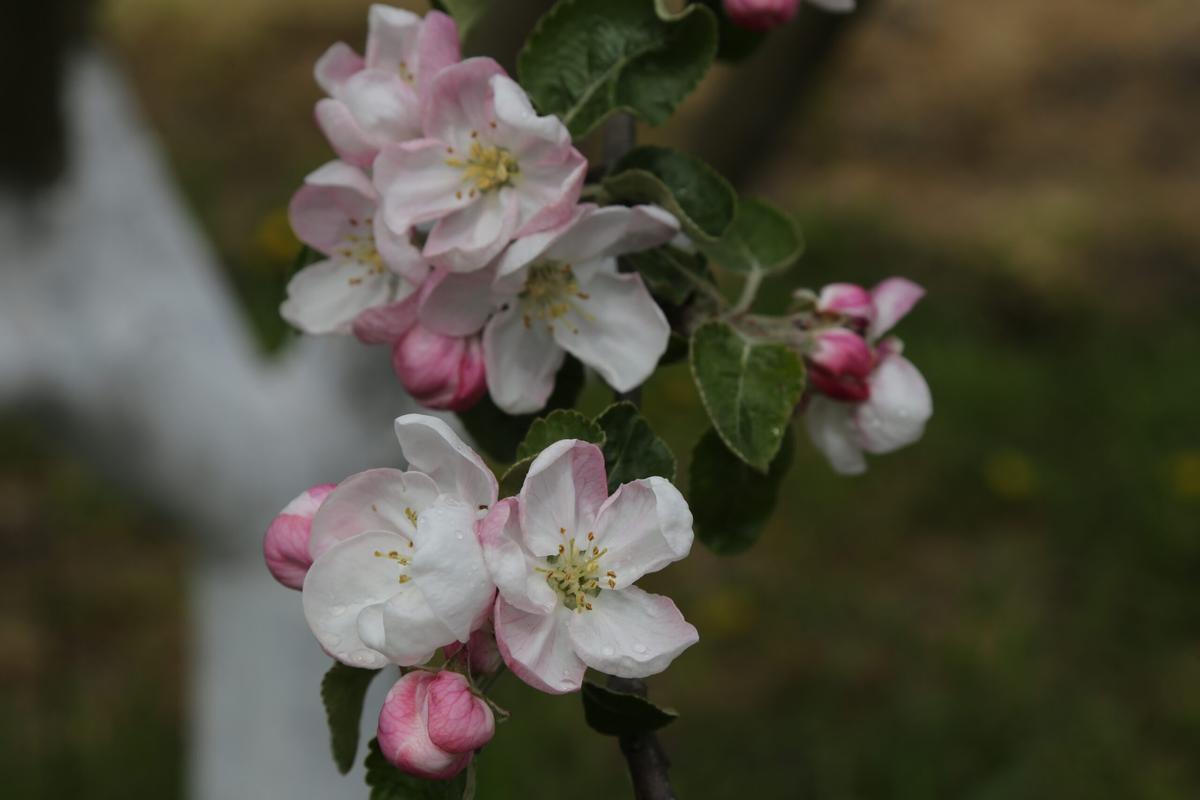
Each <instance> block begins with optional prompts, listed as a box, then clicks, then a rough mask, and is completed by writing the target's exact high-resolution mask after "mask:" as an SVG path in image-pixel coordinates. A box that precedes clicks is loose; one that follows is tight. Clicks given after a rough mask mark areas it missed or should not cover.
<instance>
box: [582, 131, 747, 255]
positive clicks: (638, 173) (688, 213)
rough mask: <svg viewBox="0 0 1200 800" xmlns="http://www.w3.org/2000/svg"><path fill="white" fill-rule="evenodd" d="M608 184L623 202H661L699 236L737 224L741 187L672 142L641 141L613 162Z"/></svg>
mask: <svg viewBox="0 0 1200 800" xmlns="http://www.w3.org/2000/svg"><path fill="white" fill-rule="evenodd" d="M604 190H605V191H606V192H608V194H609V195H610V196H611V197H612V198H613V199H614V200H616V201H618V202H622V203H631V204H632V203H655V204H657V205H660V206H662V207H663V208H665V209H667V210H668V211H670V212H671V213H672V214H674V215H675V216H676V217H677V218H678V219H679V223H680V225H682V226H683V230H684V232H685V233H686V234H687V235H688V236H690V237H692V239H693V240H695V241H696V242H698V243H699V242H716V241H717V240H719V239H720V238H721V237H722V236H724V235H725V232H726V231H728V230H729V227H730V225H732V224H733V219H734V216H735V214H736V213H737V193H736V192H734V190H733V187H732V186H730V185H729V181H727V180H725V179H724V178H723V177H721V175H720V174H719V173H718V172H717V171H716V170H714V169H713V168H712V167H710V166H708V164H705V163H704V162H703V161H701V160H700V159H698V158H696V157H694V156H689V155H687V154H685V153H681V152H679V151H678V150H672V149H670V148H669V147H637V148H634V149H633V150H631V151H629V152H628V153H627V154H626V155H625V157H624V158H622V159H621V160H620V161H618V162H617V164H616V166H614V167H613V171H612V174H611V175H609V177H608V178H606V179H605V181H604Z"/></svg>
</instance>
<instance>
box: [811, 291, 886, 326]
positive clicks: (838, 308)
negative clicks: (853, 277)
mask: <svg viewBox="0 0 1200 800" xmlns="http://www.w3.org/2000/svg"><path fill="white" fill-rule="evenodd" d="M817 311H818V312H820V313H822V314H839V315H841V316H844V317H848V318H849V319H850V320H852V321H853V322H855V323H858V324H859V325H861V326H862V327H864V328H865V327H866V326H867V325H870V324H871V320H873V319H874V318H875V301H874V300H873V299H872V298H871V293H870V292H868V291H867V290H866V289H864V288H863V287H861V286H858V285H856V284H853V283H831V284H829V285H828V286H826V287H825V288H824V289H822V290H821V294H820V296H819V297H818V298H817Z"/></svg>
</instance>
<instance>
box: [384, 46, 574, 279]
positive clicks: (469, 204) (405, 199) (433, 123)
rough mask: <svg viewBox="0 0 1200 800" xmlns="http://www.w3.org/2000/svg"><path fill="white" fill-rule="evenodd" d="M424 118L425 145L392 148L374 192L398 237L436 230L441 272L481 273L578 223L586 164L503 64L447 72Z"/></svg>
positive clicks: (472, 62) (429, 249)
mask: <svg viewBox="0 0 1200 800" xmlns="http://www.w3.org/2000/svg"><path fill="white" fill-rule="evenodd" d="M422 109H423V110H422V115H421V120H422V130H423V132H424V136H425V138H423V139H418V140H414V141H408V142H402V143H399V144H390V145H387V146H385V147H384V148H383V149H382V150H381V151H380V154H379V157H378V158H377V159H376V161H375V183H376V186H378V187H379V192H380V195H381V196H382V198H383V212H384V219H385V220H386V221H387V224H388V226H389V227H390V228H391V229H392V230H393V231H406V230H408V229H409V228H410V227H412V226H414V225H420V224H422V223H427V222H435V221H436V224H435V225H434V226H433V229H432V230H431V231H430V232H429V238H428V239H427V240H426V242H425V249H424V254H425V256H426V257H427V258H428V259H430V260H431V261H432V262H433V263H434V264H436V265H438V266H445V267H448V268H450V269H452V270H455V271H460V272H466V271H470V270H473V269H478V268H480V267H482V266H484V265H485V264H487V262H488V261H490V260H491V259H492V258H494V257H495V256H496V254H498V253H499V252H500V251H501V250H502V249H503V248H504V247H505V245H507V244H508V242H509V240H510V239H512V238H513V237H514V236H526V235H528V234H530V233H534V232H537V231H541V230H546V229H547V228H551V227H554V226H555V225H558V224H560V223H561V222H563V220H565V219H567V218H569V217H570V216H571V213H572V212H573V210H574V206H575V203H576V201H577V200H578V199H579V192H580V189H581V188H582V186H583V180H584V176H585V174H586V171H587V162H586V161H585V160H584V158H583V156H582V155H580V153H579V151H578V150H576V149H575V148H574V147H573V146H572V145H571V135H570V134H569V133H568V132H567V129H566V127H565V126H564V125H563V124H562V122H561V121H559V120H558V119H557V118H555V117H539V116H538V115H537V113H536V112H535V111H534V110H533V106H532V105H531V104H530V101H529V98H528V97H527V96H526V94H525V92H524V90H522V89H521V87H520V86H518V85H517V83H516V82H515V81H513V80H512V79H511V78H509V77H508V76H507V75H506V74H504V70H503V68H501V67H500V65H499V64H497V63H496V62H495V61H493V60H491V59H489V58H471V59H467V60H466V61H463V62H461V63H458V64H455V65H453V66H451V67H447V68H446V69H443V70H442V71H441V72H440V73H439V74H438V75H437V77H436V78H434V80H433V83H432V85H431V87H430V89H429V96H428V97H427V98H426V102H425V103H424V105H423V107H422Z"/></svg>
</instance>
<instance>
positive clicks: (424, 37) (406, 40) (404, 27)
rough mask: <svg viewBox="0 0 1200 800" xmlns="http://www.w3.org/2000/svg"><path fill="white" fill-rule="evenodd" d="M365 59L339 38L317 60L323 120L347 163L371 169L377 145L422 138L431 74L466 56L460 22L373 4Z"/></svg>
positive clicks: (319, 116)
mask: <svg viewBox="0 0 1200 800" xmlns="http://www.w3.org/2000/svg"><path fill="white" fill-rule="evenodd" d="M367 19H368V33H367V51H366V57H365V58H364V57H362V56H360V55H359V54H358V53H356V52H354V50H353V49H352V48H351V47H350V46H349V45H347V44H345V43H343V42H338V43H337V44H335V45H333V46H332V47H330V48H329V49H328V50H327V51H325V54H324V55H323V56H321V58H320V59H319V60H318V61H317V66H316V70H315V76H316V79H317V83H318V84H319V85H320V87H321V88H322V89H323V90H325V93H326V94H328V95H329V96H328V97H327V98H324V99H322V100H320V101H318V102H317V107H316V118H317V125H318V126H319V127H320V128H321V131H322V132H323V133H324V134H325V136H326V138H327V139H329V143H330V144H331V145H332V146H333V149H334V150H335V151H337V154H338V156H339V157H340V158H342V159H343V160H344V161H347V162H349V163H351V164H356V165H358V166H360V167H369V166H370V165H371V162H372V161H374V159H375V156H376V155H377V154H378V152H379V148H381V147H383V146H384V145H385V144H388V143H390V142H403V141H406V140H408V139H415V138H418V137H419V136H420V135H421V101H422V99H423V98H424V97H425V95H426V94H428V91H429V86H430V84H431V83H432V82H433V79H434V78H435V77H436V76H437V74H438V73H439V72H441V71H442V70H443V69H444V68H446V67H448V66H450V65H451V64H456V63H458V62H459V60H461V57H462V56H461V55H460V52H459V42H458V26H457V25H456V24H455V23H454V20H453V19H451V18H450V17H448V16H446V15H445V14H442V13H441V12H438V11H431V12H429V13H428V14H426V15H425V16H424V18H422V17H420V16H418V15H417V14H414V13H413V12H411V11H406V10H404V9H400V8H392V7H391V6H385V5H379V4H376V5H373V6H371V10H370V12H369V14H368V18H367Z"/></svg>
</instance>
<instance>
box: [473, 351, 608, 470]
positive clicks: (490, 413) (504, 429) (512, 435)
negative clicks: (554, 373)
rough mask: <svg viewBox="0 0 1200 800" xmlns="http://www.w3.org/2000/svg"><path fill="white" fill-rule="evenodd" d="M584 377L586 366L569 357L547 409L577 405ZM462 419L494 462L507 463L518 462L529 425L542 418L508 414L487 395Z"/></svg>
mask: <svg viewBox="0 0 1200 800" xmlns="http://www.w3.org/2000/svg"><path fill="white" fill-rule="evenodd" d="M583 378H584V376H583V365H582V364H580V363H579V361H578V360H576V359H574V358H572V357H571V356H567V360H566V361H565V362H564V363H563V365H562V368H561V369H559V371H558V377H557V378H555V383H554V393H553V394H551V395H550V399H549V401H547V403H546V410H548V411H549V410H554V409H558V408H571V407H572V406H574V405H575V401H576V400H577V399H579V393H580V392H581V391H583ZM458 418H459V419H460V420H462V424H463V427H464V428H466V429H467V433H468V434H470V436H471V439H472V441H474V443H475V444H476V446H478V447H479V449H481V450H482V451H483V452H484V453H486V454H487V455H488V456H490V457H491V458H492V459H493V460H495V461H499V462H502V463H505V464H507V463H511V462H513V461H515V460H516V457H517V447H518V446H519V445H520V444H521V442H522V440H524V439H525V435H526V434H527V433H529V426H530V425H532V424H533V421H534V420H535V419H537V418H538V415H537V414H521V415H518V416H512V415H510V414H506V413H504V412H503V411H501V410H500V409H499V408H497V407H496V404H495V403H493V402H492V399H491V398H490V397H488V396H487V395H484V397H483V399H482V400H480V401H479V402H478V403H477V404H476V405H475V406H474V408H471V409H470V410H468V411H461V412H459V414H458Z"/></svg>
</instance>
